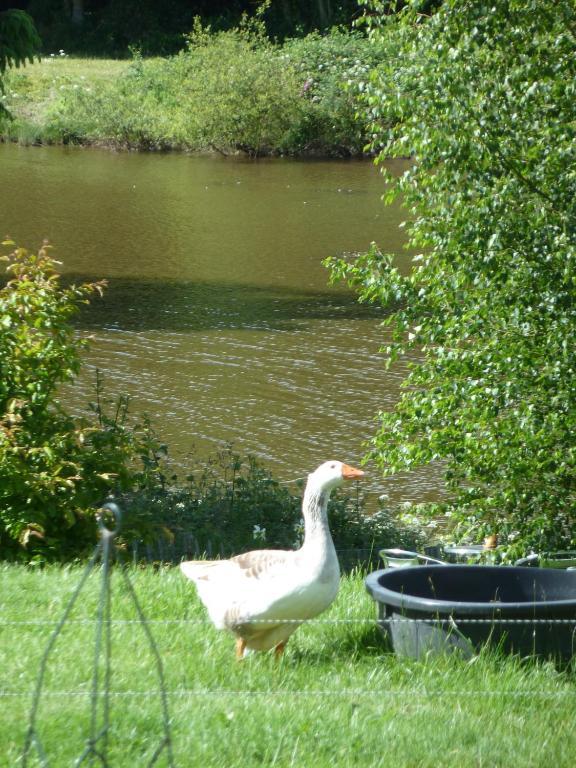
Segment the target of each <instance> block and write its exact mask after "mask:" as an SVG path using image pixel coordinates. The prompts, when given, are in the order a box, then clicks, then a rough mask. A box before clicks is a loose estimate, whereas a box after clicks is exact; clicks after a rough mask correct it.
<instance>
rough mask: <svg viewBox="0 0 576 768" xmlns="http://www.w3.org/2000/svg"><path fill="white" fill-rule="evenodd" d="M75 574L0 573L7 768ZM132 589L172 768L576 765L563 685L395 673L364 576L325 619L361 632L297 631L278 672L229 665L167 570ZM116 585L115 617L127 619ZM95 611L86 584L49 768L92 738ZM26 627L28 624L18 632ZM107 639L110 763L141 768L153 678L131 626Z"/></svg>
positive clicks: (571, 688)
mask: <svg viewBox="0 0 576 768" xmlns="http://www.w3.org/2000/svg"><path fill="white" fill-rule="evenodd" d="M80 574H81V570H80V569H79V568H77V567H75V568H66V569H61V568H58V567H54V568H47V569H45V570H43V571H40V572H34V571H33V570H31V569H26V568H24V567H17V566H3V567H0V590H1V591H0V594H1V595H2V597H1V598H0V603H1V607H0V662H1V663H0V670H1V672H0V675H1V679H0V692H1V694H2V704H1V706H2V712H3V714H2V719H1V724H0V762H1V763H2V764H3V765H16V764H17V763H18V755H19V753H20V750H21V746H22V743H23V739H24V734H25V729H26V723H27V717H28V711H29V706H30V691H31V689H32V686H33V684H34V681H35V678H36V674H37V671H38V664H39V661H40V658H41V655H42V652H43V649H44V647H45V645H46V642H47V640H48V637H49V634H50V631H51V629H52V627H53V622H55V621H56V620H57V619H58V618H59V617H60V615H61V613H62V610H63V607H64V605H65V604H66V601H67V600H68V598H69V596H70V595H71V593H72V591H73V590H74V588H75V586H76V585H77V583H78V580H79V578H80ZM132 579H133V583H134V585H135V588H136V590H137V593H138V595H139V597H140V599H141V602H142V605H143V608H144V611H145V613H146V614H147V616H148V618H149V620H152V624H151V626H152V629H153V632H154V635H155V637H156V640H157V643H158V646H159V650H160V653H161V655H162V658H163V662H164V666H165V675H166V687H167V690H168V691H169V706H170V713H171V717H172V728H173V739H174V750H175V758H176V760H175V762H176V765H178V766H182V768H184V766H190V765H202V766H206V767H207V768H208V767H209V766H221V765H226V766H230V767H233V766H238V768H240V766H242V768H249V767H250V766H272V765H274V766H304V765H305V766H310V767H311V768H312V767H314V766H319V767H320V766H322V767H324V766H326V767H327V766H350V765H353V764H356V765H359V766H388V765H395V766H399V767H400V766H406V768H408V767H409V766H412V767H413V766H422V767H425V766H438V765H442V766H458V767H459V768H460V766H480V765H490V766H506V767H507V768H508V766H522V767H523V768H525V767H527V766H543V765H550V764H552V765H555V766H558V768H562V766H569V765H572V763H573V755H574V750H575V748H576V736H575V735H574V729H573V722H574V717H575V716H576V686H575V684H574V678H573V677H571V676H570V675H568V674H560V673H558V672H556V671H555V670H554V669H553V667H552V666H551V665H541V666H538V665H536V664H535V663H533V662H528V663H521V662H519V661H517V660H514V659H510V658H507V659H506V658H504V659H502V658H497V657H493V656H489V655H487V656H485V657H484V656H483V657H480V658H477V659H475V660H474V661H472V662H469V663H464V662H456V661H449V660H440V661H438V660H436V661H434V660H432V659H430V660H428V661H427V662H425V663H415V662H406V661H402V662H400V661H398V660H397V659H396V658H395V657H394V656H392V655H390V654H388V653H387V652H386V650H385V648H384V647H383V645H382V644H381V641H380V638H379V636H378V634H377V632H376V631H375V629H374V625H373V624H372V622H371V619H372V617H373V607H372V604H371V602H370V600H369V598H368V596H367V595H366V594H365V592H364V588H363V584H362V579H361V578H360V577H358V576H355V577H354V576H353V577H350V578H347V579H344V580H343V583H342V588H341V592H340V595H339V597H338V600H337V602H336V604H335V605H334V606H333V608H332V609H331V611H330V612H329V613H327V614H325V616H324V617H323V618H327V619H357V620H358V622H357V623H340V624H338V623H316V624H308V625H306V626H304V627H302V628H300V629H299V630H298V632H297V633H296V634H295V635H294V637H293V638H292V639H291V641H290V643H289V645H288V648H287V651H286V654H285V657H284V659H283V660H282V661H281V662H280V663H279V664H276V663H275V662H274V659H273V658H272V657H271V656H269V655H258V656H254V657H251V658H248V659H246V660H245V661H243V662H242V663H237V662H236V661H235V660H234V657H233V644H234V643H233V639H232V638H231V637H230V636H228V635H226V634H224V633H218V632H216V631H215V630H214V629H213V628H212V627H211V626H210V625H208V624H206V623H205V613H204V611H203V609H202V607H201V606H200V605H199V603H198V601H197V600H196V598H195V596H194V590H193V588H192V586H191V585H190V584H189V583H188V582H187V581H186V580H185V579H184V578H183V577H181V575H180V573H179V572H178V571H177V570H176V569H166V570H161V571H157V572H155V571H152V570H151V569H147V570H138V571H134V572H132ZM114 583H115V587H114V590H115V592H114V600H113V608H112V615H113V617H114V618H115V619H124V620H126V619H128V620H133V619H135V612H134V610H133V608H131V607H130V604H129V601H128V597H127V594H126V591H125V589H124V588H122V586H121V584H120V582H119V580H118V579H116V581H115V582H114V581H113V584H114ZM97 601H98V577H97V575H95V576H94V577H91V578H90V579H89V581H88V584H87V585H86V588H85V592H84V593H83V597H82V599H81V600H80V605H79V606H78V607H77V608H76V609H75V610H74V611H73V614H72V615H71V619H72V620H74V622H75V623H72V624H69V625H68V626H67V627H66V628H65V631H64V633H63V635H62V637H61V639H60V640H59V641H58V644H57V646H56V652H55V653H54V654H53V657H52V658H51V663H50V667H49V671H48V675H47V679H46V691H45V694H44V696H43V698H42V703H41V707H40V711H39V724H40V732H41V736H42V738H43V740H44V743H45V746H46V749H47V751H48V754H49V756H50V757H51V764H53V765H70V764H71V763H72V761H73V758H74V757H76V756H78V755H79V753H80V751H81V748H82V744H83V738H84V737H85V734H86V729H87V728H88V726H89V705H90V700H89V691H90V685H91V663H92V656H93V648H94V624H93V623H92V622H91V621H90V620H91V619H92V618H93V617H94V615H95V609H96V606H97ZM25 621H29V622H37V623H30V624H18V623H16V622H25ZM43 622H44V623H43ZM84 622H85V623H84ZM163 622H166V623H163ZM112 637H113V639H112V660H113V674H112V689H113V691H114V698H113V700H112V710H111V722H112V732H111V735H110V746H111V758H112V759H111V764H113V765H114V766H116V767H117V768H120V767H121V766H134V765H143V764H144V762H145V758H146V757H147V758H148V759H150V757H151V755H152V753H153V751H154V749H155V746H156V745H157V744H158V742H159V739H160V737H161V728H160V723H161V719H160V703H159V697H158V696H157V695H155V694H153V693H147V692H148V691H155V690H157V688H158V682H157V679H156V675H155V672H154V666H153V662H152V658H151V656H150V654H149V652H148V650H147V647H146V642H145V639H144V635H143V633H142V632H141V631H140V630H139V628H138V626H137V625H136V624H132V623H130V624H127V623H117V624H114V625H113V635H112ZM161 764H164V763H161Z"/></svg>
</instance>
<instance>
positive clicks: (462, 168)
mask: <svg viewBox="0 0 576 768" xmlns="http://www.w3.org/2000/svg"><path fill="white" fill-rule="evenodd" d="M419 7H421V3H418V2H417V1H416V0H412V2H410V3H408V4H407V6H406V7H405V8H404V10H403V11H402V12H401V13H400V14H398V15H397V16H395V17H394V16H386V15H385V14H384V12H383V11H384V9H383V5H382V3H378V2H372V3H371V4H370V11H371V13H372V17H371V32H370V34H371V36H372V38H373V39H374V40H380V39H381V38H382V37H386V38H387V39H388V40H389V41H390V45H393V46H396V55H395V56H393V57H391V58H390V59H389V60H387V61H385V62H383V64H382V65H381V66H379V67H378V68H377V69H376V70H375V71H373V73H372V76H371V79H370V81H369V82H368V83H367V85H366V89H365V97H364V100H363V105H362V107H361V110H362V111H363V112H364V113H366V114H367V115H369V116H370V117H371V120H372V126H371V132H372V137H373V140H372V143H371V147H372V149H373V150H374V151H376V152H377V153H378V162H379V163H380V164H382V165H383V164H384V161H385V159H386V158H388V157H408V156H409V157H411V158H412V162H411V163H410V165H409V166H408V168H407V170H406V171H405V172H404V173H403V174H402V175H401V176H400V177H399V178H393V177H392V176H391V174H390V173H388V172H386V170H385V169H384V174H385V177H386V180H387V183H388V185H389V186H388V191H387V195H386V197H387V199H388V200H391V199H393V198H398V197H400V198H401V199H402V201H403V203H404V206H405V207H406V208H407V209H408V212H409V213H408V218H409V221H408V223H407V225H406V226H407V230H408V245H409V247H410V249H411V250H412V253H415V254H416V255H415V256H414V257H413V262H414V263H413V267H412V269H411V271H410V273H409V274H408V275H405V274H402V272H401V270H400V269H399V268H398V266H397V265H396V264H395V259H394V257H393V256H392V255H390V254H385V253H381V252H380V250H379V249H378V248H377V247H376V246H373V247H372V248H371V249H370V251H369V252H368V253H367V254H364V255H362V256H360V257H358V258H357V259H356V260H352V261H348V262H346V263H345V262H343V261H335V260H331V262H330V263H331V267H332V270H333V276H334V277H335V278H344V279H347V280H348V281H349V282H350V283H351V284H352V285H353V286H355V287H356V288H357V289H358V291H359V293H360V297H361V299H362V300H365V301H375V302H379V303H381V304H382V306H383V307H385V308H386V309H387V310H388V312H389V314H388V316H387V317H386V320H385V323H386V324H387V325H389V326H390V338H391V343H390V344H389V346H388V347H387V354H388V362H389V364H391V363H393V362H394V361H396V360H397V359H398V358H399V357H401V356H405V355H406V354H407V353H409V352H416V353H418V355H417V357H416V359H417V360H418V362H412V363H411V365H410V371H409V375H408V377H407V379H406V381H405V387H404V392H403V395H402V396H401V398H400V401H399V402H398V404H397V406H396V408H395V410H394V411H393V412H386V413H382V414H381V415H380V427H379V431H378V433H377V435H376V436H375V437H374V439H373V442H372V449H371V455H372V456H373V457H374V458H375V459H376V460H377V461H378V462H380V464H381V465H382V467H383V469H384V471H385V472H386V473H388V474H389V473H394V472H397V471H401V470H410V469H412V468H414V467H417V466H418V465H422V464H424V463H428V462H442V466H443V467H444V468H445V477H446V485H447V490H448V494H447V498H448V499H449V500H448V501H446V502H444V503H443V504H441V505H438V506H435V507H433V508H432V509H429V511H431V512H432V513H433V514H438V513H439V512H441V511H445V512H446V511H447V512H450V513H452V514H453V515H454V516H455V518H456V520H457V522H458V523H459V524H460V530H462V529H463V527H466V528H468V529H469V530H470V529H471V530H473V531H475V533H476V535H478V536H482V535H485V534H488V533H494V532H497V533H498V534H499V537H500V541H501V543H502V544H507V545H509V556H510V557H512V556H513V555H514V554H515V553H517V552H519V551H520V550H523V549H526V548H528V547H538V548H542V547H545V548H552V547H555V548H558V547H570V546H574V545H575V544H576V531H575V528H574V523H575V520H576V472H575V470H576V433H575V429H576V377H575V372H576V348H575V346H574V337H575V335H576V301H575V300H576V294H575V289H576V219H575V213H576V164H575V160H576V141H575V139H576V135H575V134H576V98H575V96H576V89H575V83H576V7H575V5H574V3H573V1H572V0H557V1H555V2H553V1H552V0H530V1H529V2H526V1H525V0H522V1H521V0H492V2H490V3H484V2H483V1H482V0H446V1H445V2H444V3H443V5H442V6H441V7H440V8H439V9H438V11H437V12H436V13H435V14H434V15H433V16H431V17H427V16H426V17H425V16H423V15H421V14H420V13H419V11H418V9H419ZM391 126H392V127H391Z"/></svg>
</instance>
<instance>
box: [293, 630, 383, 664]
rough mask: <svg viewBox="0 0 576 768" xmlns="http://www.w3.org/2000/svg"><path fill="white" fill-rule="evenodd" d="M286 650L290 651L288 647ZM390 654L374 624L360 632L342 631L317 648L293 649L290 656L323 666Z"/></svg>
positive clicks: (296, 659)
mask: <svg viewBox="0 0 576 768" xmlns="http://www.w3.org/2000/svg"><path fill="white" fill-rule="evenodd" d="M331 640H332V642H331ZM288 648H289V649H290V646H288ZM391 652H392V649H391V647H390V645H389V644H388V643H387V641H386V640H385V638H384V637H383V635H382V633H381V632H380V630H379V629H378V627H377V626H376V623H374V625H366V626H365V627H363V628H362V629H361V630H355V631H351V632H346V631H343V632H342V633H341V634H339V635H338V636H336V637H333V639H332V637H327V638H326V641H325V642H324V643H323V644H322V645H321V646H319V647H315V648H306V647H294V648H293V649H291V651H290V655H291V657H292V658H293V659H294V660H295V661H306V662H307V663H318V664H325V663H326V662H330V661H331V662H336V661H338V662H339V661H353V660H355V659H357V658H358V657H360V656H361V657H362V658H366V657H367V656H368V657H371V658H377V657H381V656H383V655H388V654H390V653H391Z"/></svg>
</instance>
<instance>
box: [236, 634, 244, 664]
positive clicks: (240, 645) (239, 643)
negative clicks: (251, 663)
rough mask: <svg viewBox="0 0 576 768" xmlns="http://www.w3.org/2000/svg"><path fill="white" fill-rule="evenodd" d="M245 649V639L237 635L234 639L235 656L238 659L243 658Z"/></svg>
mask: <svg viewBox="0 0 576 768" xmlns="http://www.w3.org/2000/svg"><path fill="white" fill-rule="evenodd" d="M245 650H246V640H244V638H243V637H239V638H238V639H237V640H236V658H237V659H238V661H240V660H241V659H243V658H244V651H245Z"/></svg>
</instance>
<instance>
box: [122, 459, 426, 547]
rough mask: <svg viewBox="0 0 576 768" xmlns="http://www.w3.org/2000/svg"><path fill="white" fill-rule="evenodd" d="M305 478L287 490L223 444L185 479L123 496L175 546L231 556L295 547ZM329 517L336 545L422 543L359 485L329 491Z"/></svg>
mask: <svg viewBox="0 0 576 768" xmlns="http://www.w3.org/2000/svg"><path fill="white" fill-rule="evenodd" d="M303 485H304V484H303V483H299V487H298V486H296V487H294V486H292V488H293V490H289V489H288V487H287V486H286V484H283V483H281V482H279V481H278V480H276V479H275V478H274V477H273V476H272V475H271V473H270V472H269V471H268V470H267V469H265V468H264V467H263V466H262V465H261V464H260V463H259V462H258V460H257V459H255V458H254V457H252V456H248V457H241V456H239V455H238V454H236V453H234V451H233V450H232V448H231V447H228V448H227V449H225V450H223V451H221V452H220V453H218V454H217V455H216V456H214V457H212V458H211V459H209V460H208V462H206V463H200V462H198V465H197V469H196V470H195V471H194V472H193V473H192V474H190V475H189V476H188V477H187V478H186V480H185V482H183V483H179V482H178V481H177V478H176V477H173V478H172V480H171V483H170V485H169V486H167V487H164V488H163V489H159V490H158V492H156V493H153V494H150V493H149V492H148V491H145V492H144V493H141V494H137V495H136V496H132V497H131V498H126V499H125V502H126V505H127V506H132V507H133V508H139V509H140V510H146V512H145V514H146V515H149V516H151V517H153V518H154V519H156V520H158V521H161V524H162V526H163V529H164V531H168V532H169V533H168V537H169V538H170V539H172V540H174V539H175V540H176V541H177V542H182V541H184V540H186V542H188V544H184V545H183V549H184V550H185V551H181V552H180V554H182V555H188V556H189V555H194V556H198V555H201V554H207V555H208V556H213V555H217V554H219V555H226V556H228V555H232V554H238V553H240V552H245V551H247V550H251V549H261V548H272V549H275V548H279V549H292V548H296V547H299V546H300V545H301V544H302V540H303V534H304V526H303V520H302V493H303ZM140 514H142V512H140V513H139V515H140ZM328 518H329V522H330V530H331V532H332V537H333V539H334V544H335V546H336V548H337V549H338V550H368V551H374V552H377V550H378V549H379V548H381V547H387V546H405V547H408V548H414V547H418V546H419V545H420V544H421V543H422V536H421V533H420V532H419V531H418V530H417V529H416V528H415V527H408V526H402V525H400V524H399V523H398V522H397V521H395V519H394V517H393V515H392V514H391V512H390V511H389V510H387V509H384V508H382V509H380V510H379V511H378V512H376V513H375V514H368V513H367V512H366V509H365V503H364V498H363V496H362V494H361V491H360V489H359V488H356V489H345V488H341V489H339V490H338V491H336V492H335V493H333V494H332V496H331V498H330V502H329V507H328ZM177 549H178V550H181V549H182V546H179V547H177Z"/></svg>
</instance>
